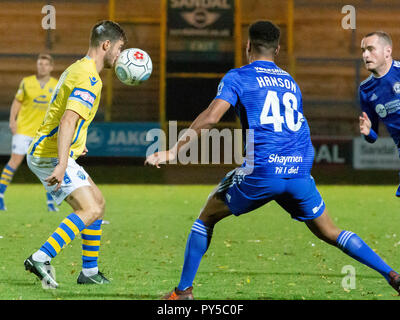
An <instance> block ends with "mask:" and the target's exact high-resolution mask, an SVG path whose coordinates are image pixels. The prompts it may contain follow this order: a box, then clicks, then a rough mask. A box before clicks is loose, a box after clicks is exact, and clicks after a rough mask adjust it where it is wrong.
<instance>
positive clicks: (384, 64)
mask: <svg viewBox="0 0 400 320" xmlns="http://www.w3.org/2000/svg"><path fill="white" fill-rule="evenodd" d="M392 48H393V45H392V39H391V37H390V35H389V34H388V33H386V32H383V31H375V32H372V33H369V34H367V35H366V36H365V37H364V38H363V39H362V41H361V50H362V58H363V60H364V64H365V67H366V69H367V70H368V71H370V72H371V75H370V76H369V77H368V78H367V79H366V80H364V81H363V82H362V83H361V84H360V88H359V98H360V104H361V109H362V115H361V116H360V132H361V134H363V136H364V137H365V140H366V141H368V142H370V143H374V142H375V141H376V140H377V139H378V128H379V119H381V120H382V122H383V123H384V124H385V125H386V128H387V130H388V132H389V134H390V136H391V137H392V138H393V141H394V143H395V144H396V146H397V147H398V148H400V61H396V60H393V58H392ZM396 196H397V197H400V186H399V187H398V189H397V192H396Z"/></svg>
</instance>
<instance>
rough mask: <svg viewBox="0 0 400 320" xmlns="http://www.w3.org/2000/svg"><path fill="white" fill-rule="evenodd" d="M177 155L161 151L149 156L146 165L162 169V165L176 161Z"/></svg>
mask: <svg viewBox="0 0 400 320" xmlns="http://www.w3.org/2000/svg"><path fill="white" fill-rule="evenodd" d="M174 159H175V155H174V153H173V152H171V151H170V150H167V151H160V152H156V153H153V154H152V155H149V156H148V157H147V158H146V161H145V162H144V164H145V165H150V166H155V167H157V168H160V164H164V163H167V162H168V161H171V160H174Z"/></svg>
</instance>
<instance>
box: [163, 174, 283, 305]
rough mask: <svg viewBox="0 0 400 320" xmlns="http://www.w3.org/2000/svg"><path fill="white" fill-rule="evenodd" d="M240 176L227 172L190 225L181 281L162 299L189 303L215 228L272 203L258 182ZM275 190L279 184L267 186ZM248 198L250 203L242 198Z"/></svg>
mask: <svg viewBox="0 0 400 320" xmlns="http://www.w3.org/2000/svg"><path fill="white" fill-rule="evenodd" d="M244 175H245V174H244V172H243V171H242V170H241V168H238V169H236V170H233V171H231V172H229V173H228V174H227V175H226V177H225V178H224V179H223V180H222V181H221V183H220V184H219V185H218V186H217V187H216V188H215V189H214V190H213V191H212V192H211V194H210V195H209V197H208V199H207V201H206V204H205V205H204V207H203V208H202V209H201V211H200V215H199V217H198V219H197V220H196V221H195V222H194V224H193V226H192V229H191V232H190V234H189V237H188V240H187V242H186V249H185V259H184V263H183V269H182V274H181V279H180V282H179V284H178V287H177V288H176V289H175V290H174V291H173V292H171V293H169V294H168V295H166V296H164V299H185V298H186V299H190V298H193V295H192V283H193V280H194V278H195V276H196V273H197V270H198V268H199V265H200V262H201V259H202V257H203V256H204V254H205V253H206V251H207V249H208V247H209V245H210V242H211V237H212V234H213V229H214V226H215V224H217V223H218V222H219V221H221V220H222V219H224V218H226V217H228V216H231V215H232V214H233V215H236V216H238V215H240V214H244V213H247V212H250V211H252V210H254V209H256V208H258V207H260V206H262V205H263V204H265V203H267V202H268V201H270V200H271V199H272V193H271V196H267V194H268V191H270V190H266V189H265V188H263V187H260V186H259V185H258V182H256V181H259V180H257V179H256V181H252V180H251V179H249V177H247V178H246V179H247V180H246V181H247V182H245V181H244ZM271 186H273V187H272V188H276V186H278V189H279V183H274V184H271ZM249 194H251V195H252V196H251V199H249V198H248V197H247V196H246V195H249Z"/></svg>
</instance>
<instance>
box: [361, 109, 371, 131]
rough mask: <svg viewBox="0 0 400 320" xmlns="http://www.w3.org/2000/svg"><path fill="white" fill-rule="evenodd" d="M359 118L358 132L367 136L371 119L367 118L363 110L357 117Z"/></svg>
mask: <svg viewBox="0 0 400 320" xmlns="http://www.w3.org/2000/svg"><path fill="white" fill-rule="evenodd" d="M359 119H360V133H361V134H363V135H364V136H368V135H369V133H370V132H371V120H369V118H368V115H367V114H366V113H365V112H363V113H362V115H361V116H360V117H359Z"/></svg>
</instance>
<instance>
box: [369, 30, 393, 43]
mask: <svg viewBox="0 0 400 320" xmlns="http://www.w3.org/2000/svg"><path fill="white" fill-rule="evenodd" d="M372 36H378V37H379V38H381V39H383V40H384V41H386V42H387V43H388V44H389V45H390V46H393V41H392V37H391V36H390V34H389V33H387V32H385V31H374V32H371V33H368V34H367V35H366V36H365V37H364V38H368V37H372Z"/></svg>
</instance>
